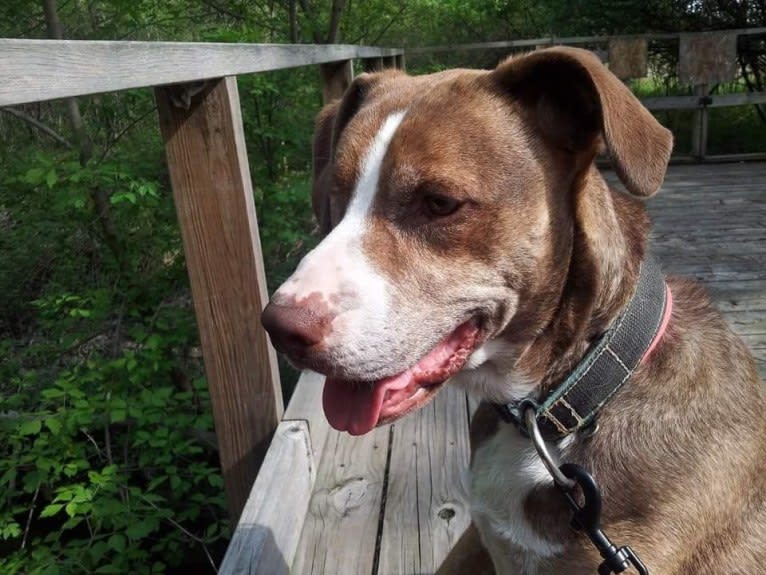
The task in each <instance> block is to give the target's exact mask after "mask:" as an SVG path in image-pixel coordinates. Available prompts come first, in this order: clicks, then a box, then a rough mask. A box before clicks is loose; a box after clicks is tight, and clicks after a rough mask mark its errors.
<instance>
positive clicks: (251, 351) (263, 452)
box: [0, 29, 766, 575]
mask: <svg viewBox="0 0 766 575" xmlns="http://www.w3.org/2000/svg"><path fill="white" fill-rule="evenodd" d="M765 32H766V29H759V33H765ZM734 33H742V34H749V33H753V31H751V30H748V31H734ZM671 36H677V35H648V36H647V38H648V39H650V40H651V39H652V38H659V37H662V38H665V37H671ZM594 40H605V38H604V37H598V38H594V37H591V38H558V39H534V40H525V41H516V42H502V43H490V44H482V45H471V46H461V47H454V46H452V47H437V48H430V49H427V50H429V51H431V52H435V51H439V50H455V49H465V50H467V49H487V48H518V47H530V48H531V47H535V46H545V45H551V44H583V43H585V44H588V43H591V44H592V43H593V42H594ZM606 40H608V38H607V39H606ZM424 51H426V50H411V51H409V53H411V54H413V55H416V54H419V53H423V52H424ZM354 62H359V63H360V64H361V65H360V66H357V68H360V69H364V70H378V69H382V68H384V67H393V66H397V67H402V66H403V65H404V52H403V51H402V50H400V49H387V48H373V47H363V46H343V45H332V46H307V45H239V44H199V43H155V42H83V41H39V40H8V39H0V77H2V79H3V82H0V106H13V105H20V104H25V103H29V102H35V101H42V100H50V99H55V98H66V97H73V96H84V95H91V94H98V93H102V92H111V91H118V90H124V89H128V88H154V90H155V93H156V98H157V102H158V110H159V121H160V127H161V131H162V135H163V138H164V141H165V147H166V153H167V160H168V167H169V171H170V175H171V183H172V187H173V194H174V198H175V203H176V208H177V212H178V219H179V224H180V227H181V233H182V238H183V243H184V251H185V254H186V260H187V264H188V269H189V277H190V283H191V287H192V294H193V298H194V305H195V312H196V315H197V321H198V325H199V330H200V339H201V342H202V348H203V356H204V361H205V369H206V373H207V377H208V383H209V387H210V391H211V396H212V400H213V409H214V416H215V424H216V432H217V435H218V440H219V446H220V455H221V465H222V469H223V474H224V486H225V490H226V494H227V500H228V505H229V510H230V513H231V516H232V518H235V519H236V518H239V523H238V527H237V529H236V532H235V534H234V538H233V540H232V542H231V545H230V548H229V552H228V553H227V556H226V558H225V560H224V563H223V565H222V567H221V572H222V573H227V574H231V573H241V572H242V573H264V574H269V575H271V574H277V573H288V572H291V571H292V572H294V573H333V574H357V573H373V575H375V574H376V573H427V572H432V571H433V570H434V568H435V567H436V566H438V564H439V563H440V562H441V560H442V558H443V557H444V556H445V555H446V553H447V551H448V550H449V548H450V547H451V545H452V544H453V543H454V542H455V541H456V540H457V538H458V537H459V536H460V534H461V533H462V531H463V530H464V529H465V527H466V526H467V525H468V523H469V516H468V501H467V496H466V489H465V488H466V477H465V471H466V468H467V464H468V457H469V455H468V441H467V430H468V425H469V422H470V417H471V413H472V411H473V407H474V406H473V405H472V403H471V401H469V399H468V398H467V397H466V396H465V394H463V393H460V392H458V391H457V390H454V389H450V388H449V386H447V389H446V390H445V392H443V393H441V394H440V396H439V397H438V398H437V400H436V401H434V402H433V403H432V404H431V405H430V406H428V407H427V408H425V409H423V410H421V411H420V412H419V413H418V414H415V415H411V416H409V417H407V418H405V419H404V420H402V421H400V422H397V423H395V424H393V425H391V426H388V427H385V428H381V429H376V430H375V431H373V432H371V433H370V434H368V435H366V436H364V437H360V438H352V437H350V436H348V435H345V434H339V433H336V432H335V431H333V430H331V429H329V427H328V425H327V422H326V421H325V418H324V415H323V414H322V411H321V407H320V395H321V383H322V381H321V379H322V378H321V377H320V376H318V375H316V374H311V373H305V374H304V375H303V376H302V377H301V380H300V382H299V384H298V386H297V388H296V391H295V393H294V395H293V397H292V399H291V401H290V404H289V405H288V406H287V408H286V409H284V408H283V403H282V396H281V392H280V387H279V380H278V373H277V368H276V361H275V355H274V351H273V349H272V348H271V347H270V344H269V342H268V340H267V338H266V336H265V333H264V332H263V331H262V330H261V328H260V325H259V322H258V315H259V313H260V310H261V309H262V307H263V306H264V305H265V302H266V299H267V293H266V282H265V274H264V270H263V261H262V256H261V249H260V242H259V238H258V229H257V228H258V226H257V220H256V217H255V207H254V203H253V198H252V184H251V181H250V174H249V170H248V163H247V158H246V152H245V142H244V136H243V130H242V118H241V112H240V108H239V97H238V93H237V83H236V78H235V76H236V75H239V74H250V73H262V72H268V71H270V70H277V69H284V68H290V67H295V66H307V65H319V66H320V70H321V74H320V77H321V79H322V82H323V88H324V90H323V97H324V99H325V101H329V100H331V99H333V98H336V97H339V96H340V95H341V94H342V92H343V91H344V90H345V88H346V87H347V86H348V83H349V82H350V80H351V78H352V76H353V72H354V64H353V63H354ZM757 102H761V103H763V102H766V94H731V95H726V96H713V97H712V100H710V101H708V100H706V101H705V103H704V105H703V103H701V100H700V97H699V96H687V97H673V98H655V99H647V100H645V103H646V104H647V105H648V106H649V107H650V108H652V109H668V108H691V109H695V110H697V111H698V112H699V113H701V114H703V115H702V116H700V118H704V112H705V110H706V109H707V108H709V107H715V106H718V105H722V106H723V105H743V104H752V103H757ZM702 121H703V120H700V126H701V127H702ZM702 132H703V133H704V132H705V130H704V129H702ZM202 134H208V135H212V136H211V137H205V138H203V137H201V136H202ZM704 149H705V148H704V141H700V147H699V148H698V151H699V154H698V157H699V158H704V157H705V153H704ZM764 190H766V164H736V165H735V164H727V165H721V166H712V165H708V166H698V165H695V166H678V167H675V168H673V169H672V170H671V171H670V173H669V175H668V178H667V180H666V183H665V186H664V189H663V192H662V193H661V194H660V195H659V197H658V198H657V199H655V200H652V201H651V202H650V204H649V205H650V210H651V211H652V213H653V215H654V218H655V222H656V228H655V230H656V231H655V251H656V252H657V253H658V254H659V256H660V259H661V260H662V261H663V262H664V263H665V265H666V268H667V269H668V270H669V271H677V272H680V273H683V274H685V275H691V276H696V277H698V278H700V279H702V280H704V281H706V282H707V283H708V285H710V287H711V292H712V294H713V296H714V297H715V298H716V299H717V301H718V302H719V304H720V305H721V307H722V309H723V310H724V312H725V313H726V314H727V316H728V317H729V319H730V321H731V322H732V325H733V327H734V329H735V330H736V331H738V332H739V333H740V334H742V335H743V337H745V339H746V340H747V341H748V343H749V344H750V346H751V347H752V348H753V350H754V351H755V353H756V356H757V358H758V361H759V362H760V368H761V372H762V373H764V372H766V295H765V294H766V271H764V270H765V266H764V265H763V264H764V250H766V248H764V245H766V244H764V241H763V240H764V233H766V232H764V230H765V229H766V203H765V200H766V195H765V192H764ZM259 466H260V473H258V469H259ZM256 473H258V477H257V479H255V478H256ZM254 480H255V483H254V484H253V481H254Z"/></svg>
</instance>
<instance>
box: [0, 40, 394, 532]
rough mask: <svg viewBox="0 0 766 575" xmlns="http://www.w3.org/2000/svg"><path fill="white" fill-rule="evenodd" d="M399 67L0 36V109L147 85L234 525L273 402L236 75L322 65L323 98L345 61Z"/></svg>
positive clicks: (274, 413) (273, 417)
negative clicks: (153, 100) (154, 103)
mask: <svg viewBox="0 0 766 575" xmlns="http://www.w3.org/2000/svg"><path fill="white" fill-rule="evenodd" d="M354 60H361V62H362V64H363V66H364V68H365V69H379V68H383V67H389V66H402V65H403V55H402V51H401V50H394V49H387V48H374V47H366V46H344V45H332V46H311V45H244V44H198V43H162V42H90V41H51V40H9V39H0V80H1V81H0V106H12V105H20V104H26V103H30V102H38V101H44V100H52V99H56V98H69V97H75V96H87V95H91V94H99V93H102V92H115V91H119V90H126V89H129V88H148V87H152V88H154V90H155V95H156V99H157V105H158V111H159V121H160V127H161V132H162V136H163V139H164V142H165V150H166V154H167V162H168V168H169V172H170V180H171V184H172V188H173V196H174V199H175V204H176V210H177V213H178V221H179V225H180V228H181V236H182V239H183V245H184V253H185V255H186V263H187V267H188V271H189V279H190V283H191V290H192V296H193V299H194V308H195V313H196V316H197V323H198V326H199V333H200V340H201V344H202V352H203V357H204V362H205V371H206V374H207V379H208V385H209V388H210V395H211V399H212V404H213V415H214V418H215V428H216V434H217V437H218V445H219V452H220V459H221V467H222V470H223V479H224V488H225V491H226V497H227V504H228V509H229V512H230V515H231V518H232V520H233V521H235V522H236V520H237V518H238V517H239V515H240V512H241V510H242V508H243V506H244V504H245V501H246V499H247V497H248V494H249V493H250V488H251V486H252V484H253V481H254V479H255V476H256V474H257V471H258V467H259V464H260V462H261V460H262V458H263V455H264V453H265V451H266V449H267V448H268V445H269V441H270V438H271V435H272V433H273V432H274V430H275V429H276V427H277V424H278V423H279V421H280V419H281V417H282V413H283V410H284V407H283V402H282V392H281V388H280V383H279V373H278V369H277V362H276V356H275V353H274V350H273V349H272V347H271V345H270V344H269V342H268V339H267V337H266V334H265V332H264V331H263V330H262V329H261V327H260V324H259V322H258V316H259V314H260V311H261V310H262V309H263V307H264V305H265V304H266V301H267V292H266V280H265V275H264V269H263V258H262V255H261V245H260V240H259V237H258V222H257V220H256V214H255V205H254V202H253V193H252V184H251V181H250V171H249V168H248V162H247V153H246V149H245V140H244V135H243V128H242V116H241V111H240V104H239V94H238V92H237V82H236V78H235V76H236V75H238V74H251V73H257V72H267V71H270V70H281V69H285V68H292V67H296V66H308V65H314V64H320V65H321V68H320V69H321V78H322V82H323V96H324V99H325V101H327V100H331V99H333V98H337V97H339V96H340V95H341V94H342V93H343V91H344V90H345V89H346V87H347V86H348V84H349V82H350V81H351V77H352V62H353V61H354Z"/></svg>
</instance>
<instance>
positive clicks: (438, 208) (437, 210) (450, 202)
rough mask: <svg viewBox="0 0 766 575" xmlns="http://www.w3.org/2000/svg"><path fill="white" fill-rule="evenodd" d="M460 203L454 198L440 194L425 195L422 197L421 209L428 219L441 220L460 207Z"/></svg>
mask: <svg viewBox="0 0 766 575" xmlns="http://www.w3.org/2000/svg"><path fill="white" fill-rule="evenodd" d="M460 204H461V202H459V201H458V200H456V199H455V198H450V197H449V196H444V195H442V194H433V193H431V194H426V195H425V196H424V197H423V207H424V208H425V212H426V214H427V215H428V217H431V218H443V217H445V216H449V215H450V214H454V213H455V212H456V211H457V209H458V208H459V207H460Z"/></svg>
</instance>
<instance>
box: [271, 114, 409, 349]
mask: <svg viewBox="0 0 766 575" xmlns="http://www.w3.org/2000/svg"><path fill="white" fill-rule="evenodd" d="M404 114H405V113H404V112H403V111H400V112H396V113H394V114H391V115H390V116H388V117H387V118H386V120H385V121H384V122H383V124H382V126H381V127H380V129H379V130H378V133H377V134H376V135H375V137H374V138H373V140H372V142H371V144H370V147H369V148H368V149H367V152H366V153H365V155H364V159H363V160H362V165H361V166H360V169H359V174H360V176H359V180H358V182H357V184H356V187H355V189H354V193H353V195H352V199H351V203H350V204H349V206H348V208H347V210H346V214H345V216H344V217H343V220H341V222H340V223H339V224H338V226H337V227H336V228H335V229H334V230H333V231H332V232H331V233H330V234H329V235H328V236H327V237H326V238H325V239H324V240H322V241H321V242H320V243H319V245H318V246H317V247H316V248H314V250H312V251H311V252H309V253H308V254H307V255H306V257H304V258H303V260H302V261H301V263H300V265H299V266H298V269H297V270H296V271H295V273H294V274H293V275H292V276H291V277H290V278H289V279H288V280H287V281H286V282H285V283H284V284H283V285H282V286H281V287H280V288H279V290H277V293H276V294H275V297H294V298H295V299H296V300H298V301H301V300H302V299H304V298H307V297H308V296H309V295H311V294H318V295H320V296H321V298H322V299H323V300H324V301H325V303H326V304H327V307H328V309H329V310H330V312H331V313H333V314H336V319H335V320H334V321H333V330H332V331H333V332H332V333H331V334H330V335H329V336H328V338H327V340H326V343H327V344H329V345H333V346H337V347H338V348H339V351H340V353H341V355H345V354H348V355H350V356H355V355H359V354H362V355H364V354H363V353H362V352H361V350H362V349H374V348H375V347H377V345H378V343H380V342H376V341H373V340H374V339H375V337H376V335H377V334H380V333H383V332H385V330H386V325H387V323H388V322H389V320H390V318H389V317H388V310H389V306H388V301H389V291H390V288H389V286H388V282H387V280H386V278H385V277H383V276H382V275H381V274H380V273H379V272H378V271H377V270H375V269H374V268H373V267H372V266H371V265H370V262H369V261H368V258H367V257H366V255H365V254H364V251H363V249H362V243H363V238H364V234H365V232H366V231H367V229H368V228H369V215H370V211H371V209H372V204H373V201H374V199H375V194H376V192H377V190H378V184H379V180H380V172H381V166H382V164H383V159H384V158H385V155H386V151H387V150H388V147H389V144H390V143H391V139H392V138H393V137H394V134H395V133H396V130H397V128H398V127H399V125H400V124H401V122H402V119H403V118H404Z"/></svg>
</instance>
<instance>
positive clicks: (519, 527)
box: [471, 425, 564, 575]
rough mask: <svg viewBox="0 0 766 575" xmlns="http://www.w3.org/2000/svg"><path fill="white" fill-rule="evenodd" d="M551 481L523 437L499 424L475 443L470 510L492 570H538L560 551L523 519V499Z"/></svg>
mask: <svg viewBox="0 0 766 575" xmlns="http://www.w3.org/2000/svg"><path fill="white" fill-rule="evenodd" d="M551 483H552V480H551V478H550V475H549V474H548V472H547V471H546V469H545V467H544V466H543V464H542V462H541V461H540V458H539V457H538V455H537V453H536V452H535V450H534V448H533V447H532V444H531V442H530V441H529V439H526V438H524V437H522V436H521V435H520V434H519V432H518V431H517V430H516V429H515V428H514V427H513V426H510V425H503V426H501V427H500V429H499V430H498V432H497V433H496V434H495V435H494V436H493V437H492V438H490V439H489V440H488V441H487V442H486V443H484V444H483V445H481V446H480V447H478V448H477V449H476V451H475V453H474V456H473V463H472V466H471V514H472V517H473V520H474V523H475V524H476V527H477V528H478V529H479V532H480V533H481V536H482V540H483V541H484V544H485V545H486V546H487V549H488V551H489V553H490V555H491V556H492V560H493V561H494V563H495V568H496V570H497V572H498V573H522V574H524V575H538V563H539V562H540V560H542V559H545V558H549V557H552V556H554V555H557V554H559V553H561V552H562V551H563V549H564V548H563V545H562V544H561V543H558V542H556V541H552V540H549V539H546V538H545V537H544V536H543V535H542V534H540V533H538V532H537V531H535V529H534V528H533V526H532V524H531V523H530V522H529V520H528V519H527V515H526V513H525V510H524V502H525V500H526V498H527V496H528V495H529V493H530V492H531V491H532V490H533V489H535V488H536V487H540V486H545V485H550V484H551Z"/></svg>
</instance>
